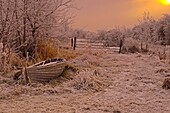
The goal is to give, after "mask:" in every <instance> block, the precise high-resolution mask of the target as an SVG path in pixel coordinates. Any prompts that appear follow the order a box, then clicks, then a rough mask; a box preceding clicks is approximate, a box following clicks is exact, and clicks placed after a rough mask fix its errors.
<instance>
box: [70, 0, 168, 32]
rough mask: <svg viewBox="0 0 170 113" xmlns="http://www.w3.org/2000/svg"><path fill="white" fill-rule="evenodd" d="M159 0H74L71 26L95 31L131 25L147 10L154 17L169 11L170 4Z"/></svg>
mask: <svg viewBox="0 0 170 113" xmlns="http://www.w3.org/2000/svg"><path fill="white" fill-rule="evenodd" d="M158 1H160V0H75V4H76V6H77V7H78V8H80V10H79V11H75V14H76V15H77V16H76V17H75V19H74V23H73V25H72V26H73V27H74V28H79V29H84V30H90V31H96V30H101V29H112V28H114V27H116V26H120V27H121V26H127V27H129V26H133V25H134V24H135V23H137V22H138V19H140V18H141V17H142V15H143V13H144V11H149V12H150V14H151V15H152V16H154V17H155V18H158V17H161V14H162V13H170V5H169V6H168V5H163V4H161V3H160V2H158Z"/></svg>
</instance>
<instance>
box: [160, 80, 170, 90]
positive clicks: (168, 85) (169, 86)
mask: <svg viewBox="0 0 170 113" xmlns="http://www.w3.org/2000/svg"><path fill="white" fill-rule="evenodd" d="M162 88H163V89H170V78H165V80H164V82H163V85H162Z"/></svg>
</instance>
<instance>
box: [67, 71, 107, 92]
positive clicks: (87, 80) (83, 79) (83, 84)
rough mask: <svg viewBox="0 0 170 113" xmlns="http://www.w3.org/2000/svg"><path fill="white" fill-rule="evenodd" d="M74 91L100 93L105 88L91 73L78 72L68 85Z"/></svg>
mask: <svg viewBox="0 0 170 113" xmlns="http://www.w3.org/2000/svg"><path fill="white" fill-rule="evenodd" d="M69 86H72V87H73V88H74V89H76V90H86V91H88V90H91V91H100V90H102V88H103V87H104V86H105V84H104V82H103V81H102V80H101V79H100V78H99V77H98V76H96V75H95V74H94V72H93V71H88V70H86V71H82V72H80V73H79V74H78V75H77V76H76V77H75V78H74V79H73V80H72V81H71V82H70V84H69Z"/></svg>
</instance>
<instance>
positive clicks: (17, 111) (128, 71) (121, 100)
mask: <svg viewBox="0 0 170 113" xmlns="http://www.w3.org/2000/svg"><path fill="white" fill-rule="evenodd" d="M100 61H101V62H100V64H99V66H96V67H95V68H94V69H97V70H99V71H102V74H104V75H107V79H108V82H109V85H108V87H105V88H104V89H102V90H100V91H97V92H91V91H74V90H73V91H71V90H70V91H69V90H68V91H65V92H63V93H62V94H58V93H56V94H50V95H49V94H46V93H44V94H41V95H32V96H30V94H28V93H26V94H22V95H19V96H14V97H13V98H10V99H0V113H119V112H118V111H120V112H121V113H170V90H164V89H162V87H161V86H162V82H163V79H164V77H165V75H166V73H168V71H169V70H168V69H166V67H165V65H164V64H162V63H161V62H160V61H159V59H158V58H157V57H154V56H149V55H107V56H103V57H102V58H101V59H100ZM102 61H103V62H102ZM165 70H166V73H165ZM169 72H170V71H169ZM1 86H2V85H1ZM1 88H2V87H1ZM65 90H66V89H65ZM116 111H117V112H116Z"/></svg>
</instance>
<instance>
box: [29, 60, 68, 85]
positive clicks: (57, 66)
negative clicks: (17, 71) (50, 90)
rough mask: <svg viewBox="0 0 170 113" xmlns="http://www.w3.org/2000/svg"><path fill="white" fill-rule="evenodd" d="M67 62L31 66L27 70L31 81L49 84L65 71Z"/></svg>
mask: <svg viewBox="0 0 170 113" xmlns="http://www.w3.org/2000/svg"><path fill="white" fill-rule="evenodd" d="M65 66H66V62H65V61H62V62H53V63H49V64H47V65H40V66H35V65H34V66H30V67H27V68H26V73H27V75H28V77H29V79H30V80H31V82H32V81H38V82H48V81H50V80H52V79H55V78H57V77H59V76H60V75H61V74H62V72H63V71H64V69H65Z"/></svg>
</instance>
